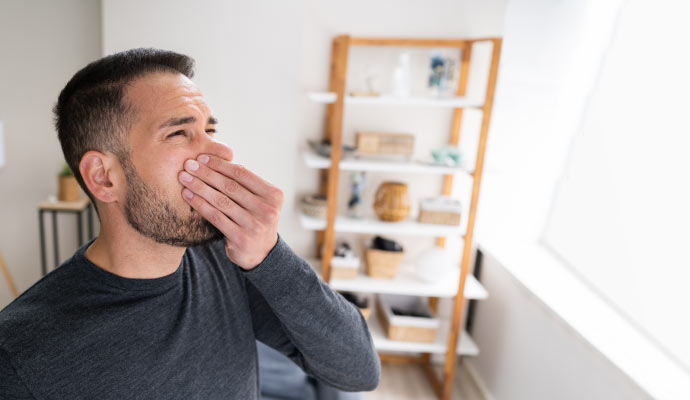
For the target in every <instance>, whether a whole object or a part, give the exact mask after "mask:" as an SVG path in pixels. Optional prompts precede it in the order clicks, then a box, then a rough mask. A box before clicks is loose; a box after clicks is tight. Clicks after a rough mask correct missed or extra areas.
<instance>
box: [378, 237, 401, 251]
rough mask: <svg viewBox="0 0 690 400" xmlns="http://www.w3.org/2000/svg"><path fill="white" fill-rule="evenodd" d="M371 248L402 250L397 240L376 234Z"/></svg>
mask: <svg viewBox="0 0 690 400" xmlns="http://www.w3.org/2000/svg"><path fill="white" fill-rule="evenodd" d="M373 248H374V249H378V250H386V251H403V248H402V246H401V245H400V244H399V243H398V242H396V241H395V240H390V239H386V238H383V237H381V236H376V237H375V238H374V242H373Z"/></svg>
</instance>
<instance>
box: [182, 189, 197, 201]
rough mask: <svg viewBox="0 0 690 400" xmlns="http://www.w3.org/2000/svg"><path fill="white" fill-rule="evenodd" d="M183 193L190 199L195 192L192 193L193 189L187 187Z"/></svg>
mask: <svg viewBox="0 0 690 400" xmlns="http://www.w3.org/2000/svg"><path fill="white" fill-rule="evenodd" d="M182 195H183V196H184V197H186V198H188V199H191V198H192V197H194V193H192V191H191V190H189V189H187V188H184V189H182Z"/></svg>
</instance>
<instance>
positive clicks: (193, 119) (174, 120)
mask: <svg viewBox="0 0 690 400" xmlns="http://www.w3.org/2000/svg"><path fill="white" fill-rule="evenodd" d="M193 122H196V117H182V118H170V119H169V120H167V121H165V122H164V123H163V124H162V125H161V126H159V127H158V129H163V128H170V127H172V126H178V125H184V124H189V123H193ZM206 123H207V124H209V125H215V124H217V123H218V120H217V119H216V118H215V117H208V121H207V122H206Z"/></svg>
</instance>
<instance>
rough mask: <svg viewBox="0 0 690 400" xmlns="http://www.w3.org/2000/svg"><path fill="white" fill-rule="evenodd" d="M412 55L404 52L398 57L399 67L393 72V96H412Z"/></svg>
mask: <svg viewBox="0 0 690 400" xmlns="http://www.w3.org/2000/svg"><path fill="white" fill-rule="evenodd" d="M410 75H411V74H410V53H409V52H402V53H400V55H399V56H398V65H397V66H396V67H395V69H394V70H393V85H392V88H393V90H392V92H393V96H396V97H409V96H410Z"/></svg>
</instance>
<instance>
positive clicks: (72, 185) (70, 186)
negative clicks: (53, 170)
mask: <svg viewBox="0 0 690 400" xmlns="http://www.w3.org/2000/svg"><path fill="white" fill-rule="evenodd" d="M79 197H80V195H79V183H77V178H75V177H74V174H72V170H71V169H70V168H69V166H68V165H67V163H65V166H64V167H63V168H62V172H60V175H59V176H58V199H59V200H60V201H77V200H79Z"/></svg>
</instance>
